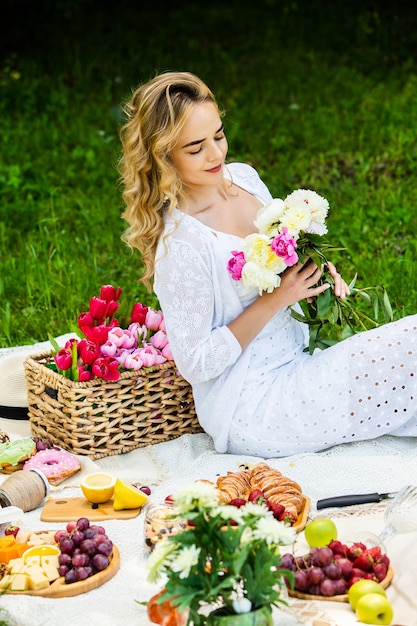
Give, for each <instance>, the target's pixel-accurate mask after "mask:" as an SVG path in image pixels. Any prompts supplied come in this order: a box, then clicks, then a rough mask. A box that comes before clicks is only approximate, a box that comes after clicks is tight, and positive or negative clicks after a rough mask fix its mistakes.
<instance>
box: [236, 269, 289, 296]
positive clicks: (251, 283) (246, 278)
mask: <svg viewBox="0 0 417 626" xmlns="http://www.w3.org/2000/svg"><path fill="white" fill-rule="evenodd" d="M242 281H243V283H244V284H245V285H246V287H256V289H258V291H259V295H261V294H262V292H263V291H267V292H268V293H271V292H272V291H273V290H274V289H275V287H279V285H280V284H281V278H280V277H279V276H278V274H277V273H276V272H273V271H272V270H268V269H266V268H264V267H261V266H260V265H257V264H256V263H253V262H252V261H249V262H248V263H245V265H244V267H243V270H242Z"/></svg>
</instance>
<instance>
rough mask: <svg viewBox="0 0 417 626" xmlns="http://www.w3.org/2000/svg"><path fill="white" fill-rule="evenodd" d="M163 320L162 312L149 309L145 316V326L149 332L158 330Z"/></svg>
mask: <svg viewBox="0 0 417 626" xmlns="http://www.w3.org/2000/svg"><path fill="white" fill-rule="evenodd" d="M163 318H164V316H163V314H162V311H155V310H154V309H149V310H148V312H147V314H146V320H145V324H146V326H147V327H148V328H149V329H150V330H158V329H159V326H160V324H161V322H162V320H163Z"/></svg>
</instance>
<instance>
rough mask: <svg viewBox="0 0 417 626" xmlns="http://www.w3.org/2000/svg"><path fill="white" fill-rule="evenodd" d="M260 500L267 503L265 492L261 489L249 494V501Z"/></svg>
mask: <svg viewBox="0 0 417 626" xmlns="http://www.w3.org/2000/svg"><path fill="white" fill-rule="evenodd" d="M259 500H261V501H262V502H265V501H266V498H265V494H264V492H263V491H261V490H260V489H253V490H252V491H251V492H250V494H249V498H248V501H249V502H259Z"/></svg>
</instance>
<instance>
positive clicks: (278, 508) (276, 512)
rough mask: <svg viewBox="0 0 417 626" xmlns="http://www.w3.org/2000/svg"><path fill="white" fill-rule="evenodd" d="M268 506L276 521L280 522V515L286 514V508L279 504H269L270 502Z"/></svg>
mask: <svg viewBox="0 0 417 626" xmlns="http://www.w3.org/2000/svg"><path fill="white" fill-rule="evenodd" d="M266 504H267V507H268V509H269V510H270V511H272V514H273V516H274V517H275V519H277V520H279V518H280V515H281V514H282V513H284V512H285V506H284V505H283V504H279V503H278V502H269V500H268V501H267V503H266Z"/></svg>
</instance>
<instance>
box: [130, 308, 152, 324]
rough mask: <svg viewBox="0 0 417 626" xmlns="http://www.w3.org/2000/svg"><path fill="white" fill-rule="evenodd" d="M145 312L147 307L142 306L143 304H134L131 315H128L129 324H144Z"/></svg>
mask: <svg viewBox="0 0 417 626" xmlns="http://www.w3.org/2000/svg"><path fill="white" fill-rule="evenodd" d="M147 312H148V307H147V306H143V304H141V303H140V302H136V304H134V305H133V309H132V313H131V315H130V322H131V323H132V322H137V323H138V324H140V325H142V324H144V323H145V319H146V314H147Z"/></svg>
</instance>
